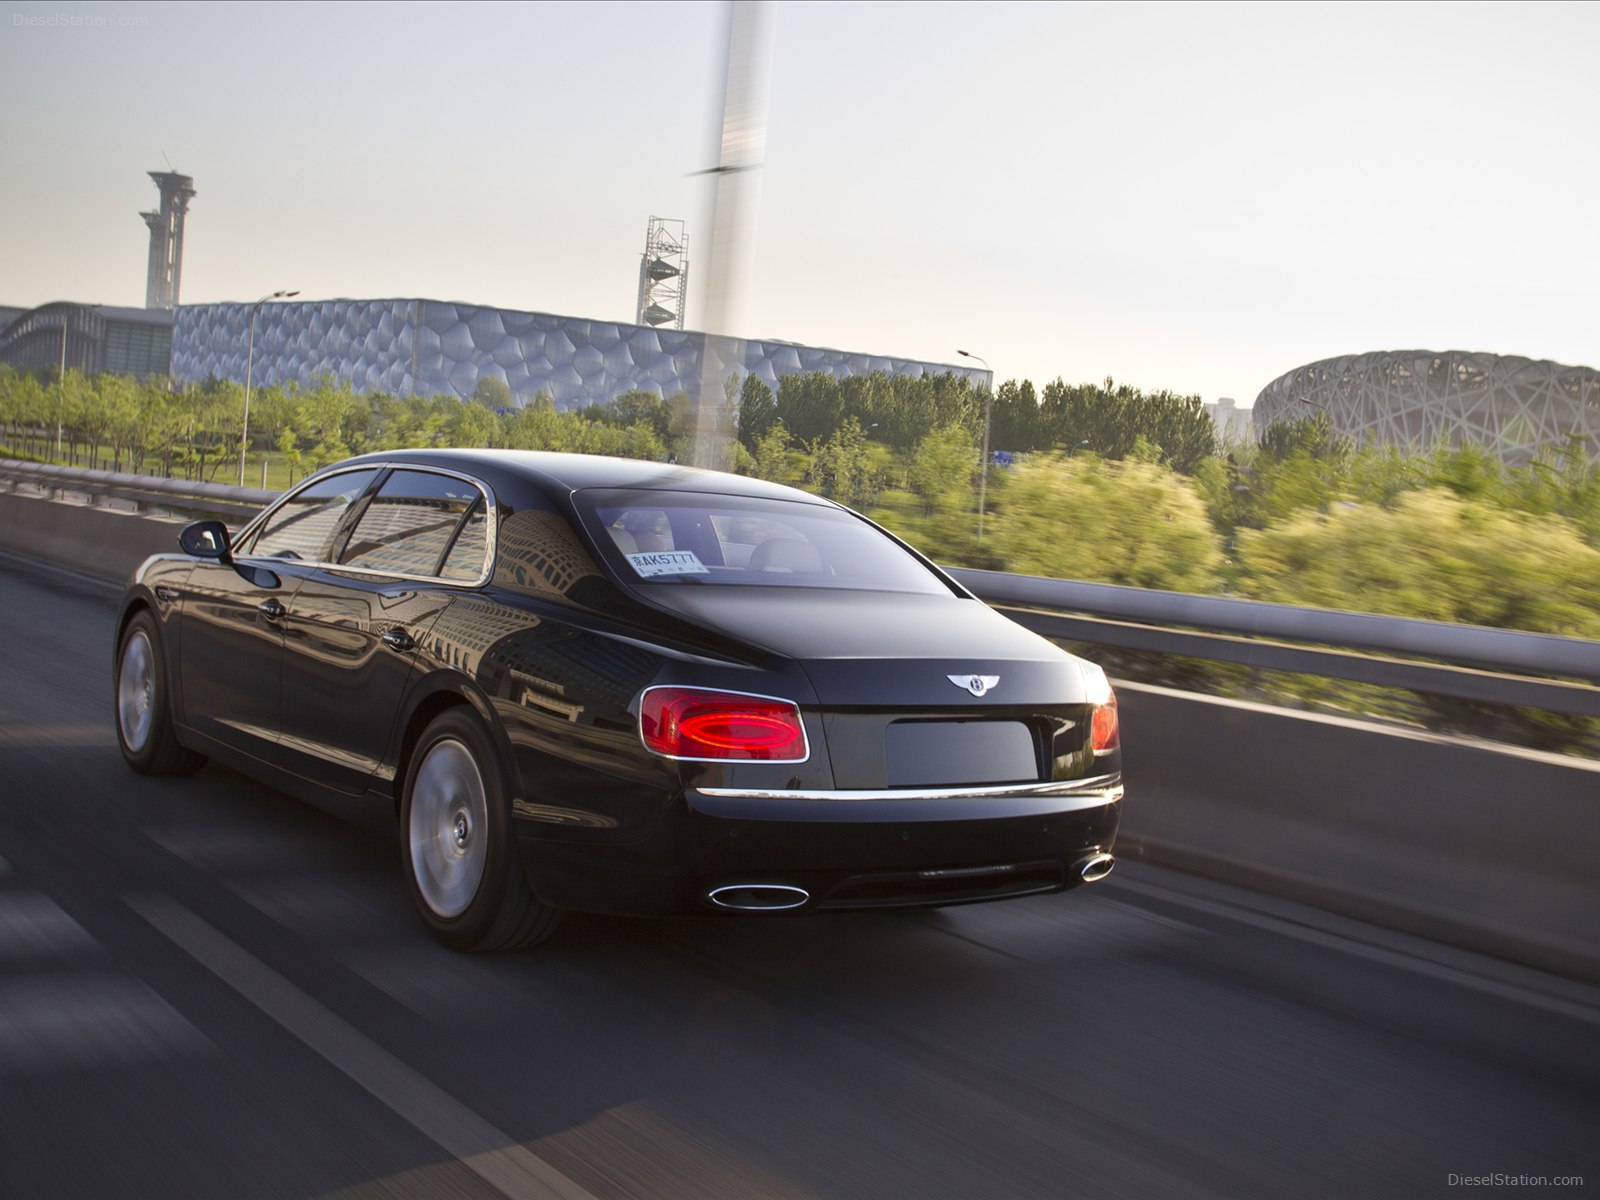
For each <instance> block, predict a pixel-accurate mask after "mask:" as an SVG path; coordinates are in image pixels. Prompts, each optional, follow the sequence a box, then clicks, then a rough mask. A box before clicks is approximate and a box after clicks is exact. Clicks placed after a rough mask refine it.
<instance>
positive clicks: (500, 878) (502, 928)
mask: <svg viewBox="0 0 1600 1200" xmlns="http://www.w3.org/2000/svg"><path fill="white" fill-rule="evenodd" d="M515 841H516V839H515V837H514V835H513V833H512V829H511V803H510V800H509V798H508V795H507V792H506V787H505V781H504V776H503V771H502V768H501V765H500V759H499V756H498V755H497V754H496V753H495V752H494V747H493V745H492V744H491V743H490V741H489V736H488V734H487V733H486V732H485V730H484V728H483V726H482V724H481V723H480V722H479V721H478V719H477V717H476V716H474V715H473V714H472V712H471V710H469V709H467V708H466V707H464V706H463V707H458V708H452V709H450V710H449V711H447V712H444V713H441V714H440V715H439V716H438V717H436V718H434V720H433V721H432V723H430V724H429V725H428V727H427V728H426V729H425V730H423V732H422V737H421V739H419V740H418V742H417V745H416V749H415V751H414V752H413V753H412V755H411V759H410V764H409V766H408V767H407V768H406V778H405V785H404V791H403V792H402V794H401V804H400V853H401V856H402V858H403V860H404V863H405V870H406V883H407V885H408V886H409V888H410V889H411V898H412V900H413V901H414V902H415V903H416V906H417V911H418V912H419V913H420V914H421V916H422V920H423V922H424V923H425V924H426V925H427V926H428V928H429V930H431V931H432V933H433V935H434V937H436V938H437V939H438V940H439V941H441V942H443V943H444V944H445V945H446V946H449V947H450V948H451V949H452V950H464V951H473V952H478V953H492V952H495V951H500V950H518V949H522V948H523V947H526V946H532V945H534V944H535V943H537V942H542V941H544V939H545V938H547V937H549V936H550V935H551V934H552V933H553V932H555V928H556V925H557V924H559V923H560V920H561V910H560V909H558V908H551V907H550V906H549V905H546V904H541V903H540V902H539V901H538V900H537V899H535V898H534V895H533V891H532V889H531V888H530V887H529V886H528V880H527V876H526V875H524V874H523V869H522V862H521V860H520V859H519V858H518V856H517V848H516V845H515Z"/></svg>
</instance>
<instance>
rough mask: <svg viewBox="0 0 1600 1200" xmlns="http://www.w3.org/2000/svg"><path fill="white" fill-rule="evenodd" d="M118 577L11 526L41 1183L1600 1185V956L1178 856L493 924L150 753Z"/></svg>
mask: <svg viewBox="0 0 1600 1200" xmlns="http://www.w3.org/2000/svg"><path fill="white" fill-rule="evenodd" d="M114 601H115V593H114V592H113V591H111V590H108V589H106V588H105V587H103V586H101V585H96V584H91V583H88V582H86V581H77V580H74V579H71V578H69V577H66V576H62V575H60V574H58V573H55V572H51V571H46V570H44V569H42V568H34V567H30V566H27V565H26V564H23V563H21V562H19V561H18V560H16V559H10V558H0V612H3V613H4V615H5V625H6V629H7V630H8V631H9V632H8V634H7V636H6V637H5V648H4V651H3V653H0V1196H3V1197H6V1198H8V1200H24V1198H31V1197H47V1196H106V1197H128V1196H150V1197H162V1198H163V1200H169V1198H176V1197H188V1196H204V1197H224V1198H229V1200H232V1198H244V1197H256V1196H260V1197H293V1196H311V1195H319V1196H320V1195H340V1196H352V1197H354V1196H360V1197H380V1196H444V1197H490V1196H497V1195H512V1196H533V1197H545V1196H559V1197H585V1196H594V1197H604V1198H610V1197H693V1198H696V1200H700V1198H719V1197H740V1198H745V1197H767V1196H772V1197H863V1198H874V1200H877V1198H890V1200H899V1198H902V1197H904V1198H911V1197H916V1198H918V1200H920V1198H923V1197H951V1198H961V1200H983V1198H990V1197H992V1198H996V1200H1010V1198H1013V1197H1019V1198H1020V1197H1065V1196H1086V1197H1096V1196H1117V1197H1123V1196H1153V1197H1186V1198H1187V1197H1196V1198H1199V1197H1221V1198H1228V1200H1235V1198H1240V1197H1272V1198H1277V1197H1287V1196H1293V1197H1306V1196H1334V1197H1347V1196H1358V1195H1359V1196H1413V1195H1415V1196H1428V1195H1450V1194H1458V1193H1459V1191H1460V1185H1456V1186H1452V1183H1451V1178H1452V1176H1456V1177H1458V1178H1459V1177H1472V1178H1476V1177H1481V1176H1492V1175H1493V1174H1496V1173H1499V1174H1502V1175H1506V1176H1512V1177H1518V1176H1532V1177H1541V1176H1542V1177H1547V1178H1549V1179H1551V1180H1554V1179H1555V1178H1556V1177H1559V1176H1574V1175H1576V1176H1583V1177H1584V1178H1585V1180H1586V1181H1587V1184H1588V1188H1591V1189H1600V990H1597V989H1595V988H1590V987H1585V986H1581V985H1578V984H1575V983H1571V982H1569V981H1565V980H1560V979H1557V978H1554V977H1551V976H1546V975H1541V974H1539V973H1537V972H1533V971H1528V970H1524V969H1521V968H1514V967H1511V966H1508V965H1506V964H1502V963H1498V962H1495V961H1492V960H1489V959H1484V958H1479V957H1475V956H1473V955H1470V954H1466V953H1463V952H1460V951H1455V950H1449V949H1446V948H1444V947H1440V946H1436V945H1433V944H1431V943H1427V942H1422V941H1418V940H1416V939H1412V938H1407V937H1404V936H1401V935H1396V934H1391V933H1387V932H1384V931H1382V930H1378V929H1374V928H1372V927H1369V926H1364V925H1360V924H1357V923H1354V922H1350V921H1346V920H1342V919H1339V918H1335V917H1332V916H1329V915H1326V914H1322V913H1319V912H1317V911H1315V910H1312V909H1307V908H1302V907H1298V906H1295V905H1291V904H1287V903H1284V902H1281V901H1277V900H1274V899H1271V898H1268V897H1263V896H1259V895H1256V894H1252V893H1249V892H1245V891H1240V890H1236V889H1231V888H1228V887H1224V886H1222V885H1219V884H1216V883H1211V882H1207V881H1202V880H1196V879H1191V878H1188V877H1185V876H1182V875H1177V874H1174V873H1171V872H1164V871H1160V870H1157V869H1155V868H1151V867H1141V866H1128V865H1124V866H1123V867H1121V868H1119V870H1118V872H1117V874H1116V875H1114V876H1113V877H1112V878H1111V879H1110V880H1108V881H1106V882H1105V883H1102V884H1098V885H1095V886H1093V887H1090V888H1085V889H1080V890H1079V891H1076V892H1074V893H1070V894H1068V895H1064V896H1053V897H1037V898H1032V899H1028V900H1020V901H1013V902H1009V903H1004V904H995V905H985V906H977V907H972V908H962V909H949V910H944V911H941V912H936V913H921V914H883V915H867V916H843V915H837V916H830V917H822V918H813V919H807V920H799V921H787V922H773V921H763V922H736V921H705V922H661V923H656V922H628V921H616V920H599V919H592V918H588V919H573V920H569V922H568V924H567V925H566V926H565V927H564V928H563V931H562V932H561V933H560V934H558V935H557V937H556V939H555V940H554V941H553V942H551V943H549V944H548V945H546V946H544V947H541V948H539V949H538V950H535V951H533V952H530V953H527V954H523V955H517V956H508V957H499V958H465V957H460V956H456V955H453V954H451V953H449V952H447V951H445V950H442V949H439V948H437V947H436V946H435V945H433V944H432V943H431V942H430V941H429V940H428V939H427V937H426V936H425V934H424V933H423V931H422V929H421V927H420V925H419V924H418V922H417V921H416V920H415V919H414V917H413V915H412V913H411V911H410V908H409V901H408V900H407V898H406V895H405V892H404V890H403V887H402V884H401V880H400V874H399V855H398V850H397V849H396V847H395V845H394V844H393V843H392V842H391V841H389V840H386V839H384V838H382V837H378V836H376V835H374V834H372V833H369V832H365V831H362V830H359V829H355V828H352V827H349V826H345V825H342V824H340V823H339V822H337V821H335V820H333V819H331V818H329V817H326V816H324V815H322V814H321V813H319V812H317V811H316V810H314V809H311V808H308V807H306V806H303V805H301V804H299V803H297V802H295V801H293V800H290V799H288V798H286V797H283V796H281V795H279V794H277V793H274V792H271V791H269V790H267V789H265V788H262V787H260V786H258V785H256V784H254V783H252V782H250V781H248V780H246V779H244V778H243V777H241V776H239V775H236V774H234V773H232V772H230V771H227V770H224V769H220V768H216V767H207V768H206V769H205V770H203V771H202V772H200V773H199V774H198V775H196V776H194V777H193V778H191V779H184V780H175V781H174V780H147V779H144V778H141V777H139V776H136V775H134V774H133V773H131V772H130V771H128V770H127V769H126V768H125V767H124V766H123V764H122V761H121V759H120V757H119V756H118V753H117V749H116V742H115V740H114V737H113V734H112V730H111V723H110V722H111V718H110V682H109V671H110V655H111V646H110V636H111V635H110V628H111V621H112V618H113V615H114ZM1127 803H1129V804H1137V803H1138V786H1137V778H1136V777H1134V778H1133V779H1131V780H1130V787H1129V798H1128V801H1127ZM1503 1190H1515V1191H1517V1192H1518V1194H1522V1193H1523V1192H1525V1191H1529V1190H1532V1191H1538V1190H1540V1189H1536V1188H1535V1189H1528V1188H1505V1187H1495V1186H1488V1187H1483V1186H1478V1187H1470V1188H1468V1191H1469V1193H1471V1194H1494V1193H1496V1192H1497V1191H1503ZM1550 1190H1555V1191H1561V1192H1564V1193H1565V1194H1574V1192H1575V1191H1576V1192H1582V1191H1583V1190H1586V1189H1584V1188H1578V1189H1550Z"/></svg>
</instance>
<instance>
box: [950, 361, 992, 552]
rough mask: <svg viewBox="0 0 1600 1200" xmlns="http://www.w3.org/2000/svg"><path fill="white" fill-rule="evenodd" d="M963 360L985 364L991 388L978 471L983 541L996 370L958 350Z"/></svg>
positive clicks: (986, 401)
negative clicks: (990, 424) (973, 360)
mask: <svg viewBox="0 0 1600 1200" xmlns="http://www.w3.org/2000/svg"><path fill="white" fill-rule="evenodd" d="M956 353H957V354H959V355H961V357H962V358H975V359H977V360H978V361H979V362H981V363H982V364H983V369H984V370H985V371H987V372H989V386H988V388H987V389H986V390H985V392H984V397H983V457H982V458H981V459H980V460H979V471H978V540H979V541H980V542H981V541H983V510H984V507H985V505H986V503H987V501H988V499H989V420H990V418H991V417H992V416H993V415H994V368H993V367H991V366H990V365H989V360H988V359H986V358H984V357H983V356H982V355H981V354H968V353H967V352H966V351H965V350H957V351H956Z"/></svg>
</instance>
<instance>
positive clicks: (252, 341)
mask: <svg viewBox="0 0 1600 1200" xmlns="http://www.w3.org/2000/svg"><path fill="white" fill-rule="evenodd" d="M299 294H300V293H299V292H298V291H293V292H285V291H277V292H269V293H268V294H267V295H265V296H263V297H261V299H259V300H257V301H256V302H255V303H254V304H252V305H251V306H250V336H249V338H248V339H247V340H246V343H245V352H244V424H243V425H242V426H241V427H240V429H239V486H240V487H243V486H244V452H245V448H246V447H247V446H249V445H250V376H251V373H252V368H254V366H255V359H256V314H257V313H258V312H260V311H261V306H262V305H263V304H265V303H266V302H267V301H268V300H287V299H288V298H289V297H290V296H298V295H299Z"/></svg>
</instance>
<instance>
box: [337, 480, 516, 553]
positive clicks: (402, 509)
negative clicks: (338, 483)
mask: <svg viewBox="0 0 1600 1200" xmlns="http://www.w3.org/2000/svg"><path fill="white" fill-rule="evenodd" d="M481 499H482V495H481V493H480V492H479V491H478V489H477V488H476V487H475V486H474V485H472V484H470V483H468V482H467V481H466V480H464V479H458V478H456V477H455V476H453V475H439V474H435V473H434V472H432V471H395V472H394V473H393V474H392V475H390V476H389V478H388V479H386V480H384V482H383V486H382V487H381V488H379V489H378V494H377V495H375V496H374V497H373V498H372V501H371V503H369V504H368V505H367V509H366V511H365V512H364V513H362V514H361V519H360V520H359V521H357V522H356V527H355V530H354V532H352V533H351V535H350V540H349V542H348V544H347V545H346V546H345V549H344V553H343V554H341V555H340V556H339V564H340V565H341V566H348V567H363V568H365V569H366V570H369V571H382V572H384V573H385V574H393V575H439V574H441V573H442V569H441V563H442V561H443V560H444V558H445V555H446V553H447V552H451V551H452V538H454V537H455V533H456V530H457V528H458V527H460V526H461V524H462V519H463V518H464V517H466V516H467V514H468V511H469V510H473V509H476V510H477V511H479V512H481V511H482V505H481V503H480V501H481ZM469 523H470V522H469ZM468 532H469V531H468V530H466V529H463V530H462V533H463V535H464V536H466V535H467V534H468ZM476 540H477V559H476V563H475V564H471V562H470V560H471V554H472V541H473V539H472V537H470V536H467V537H466V545H465V546H464V547H463V548H462V558H461V560H459V561H458V562H457V566H456V569H457V570H458V571H462V572H465V573H461V574H454V575H449V576H447V578H454V579H477V578H478V577H479V576H480V575H482V573H483V554H484V548H485V535H484V532H483V530H482V527H480V529H479V532H478V533H477V535H476ZM456 541H457V542H458V543H459V542H460V541H461V539H456ZM451 558H452V560H455V555H454V553H453V552H452V553H451ZM463 564H470V565H471V569H470V570H469V569H468V566H466V565H463Z"/></svg>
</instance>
